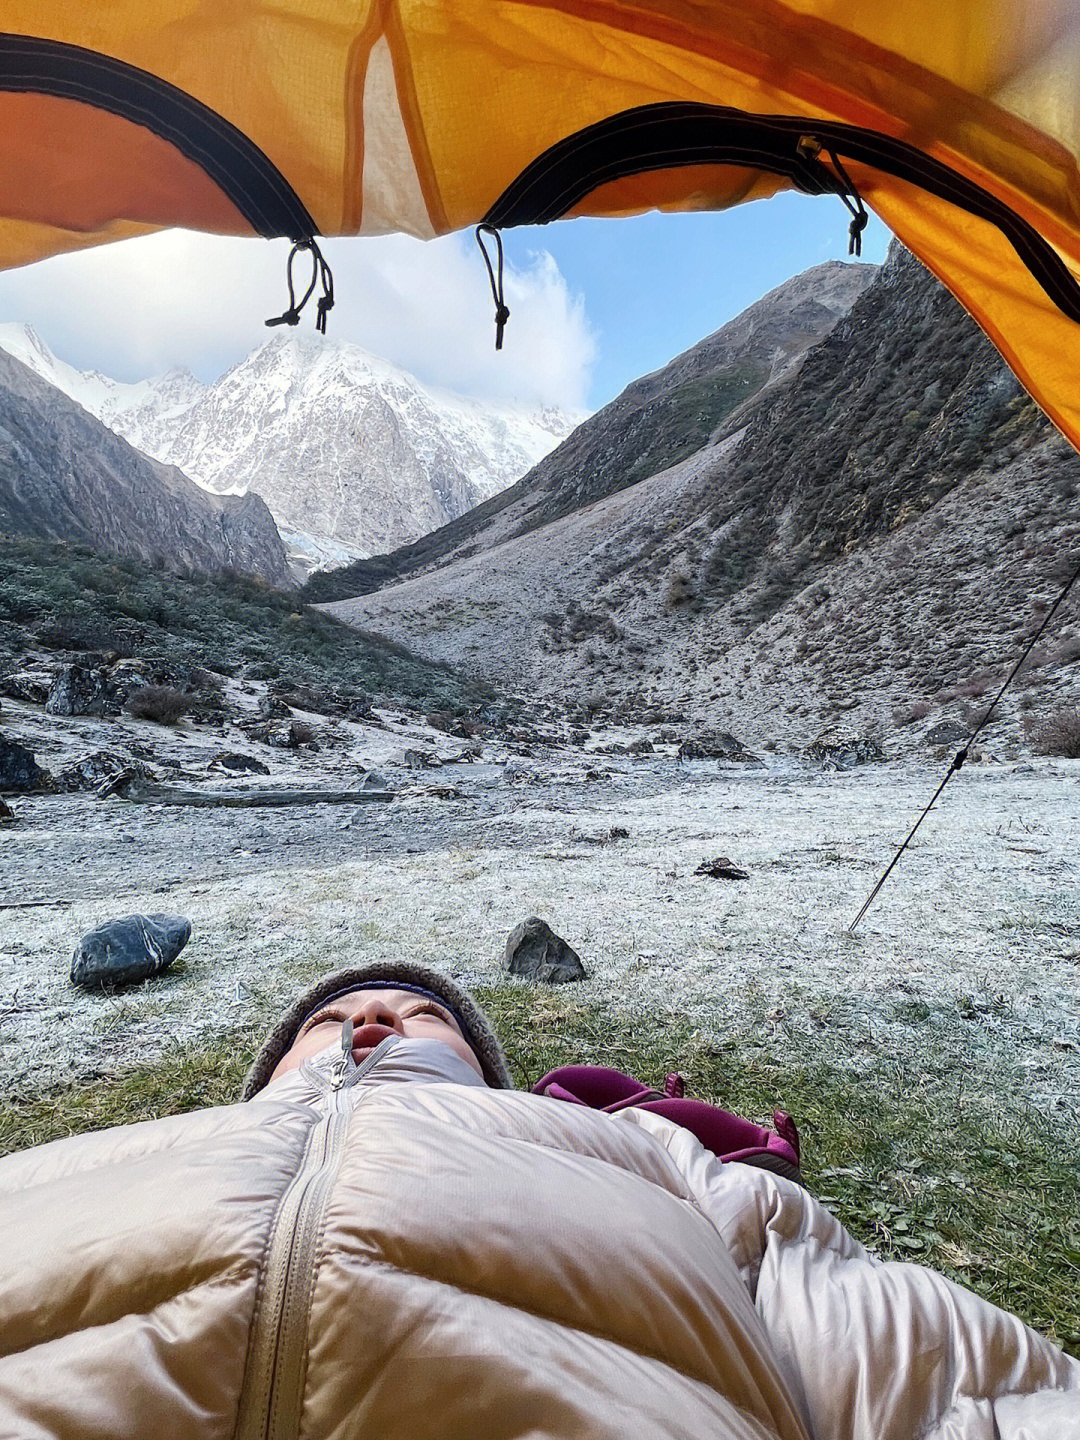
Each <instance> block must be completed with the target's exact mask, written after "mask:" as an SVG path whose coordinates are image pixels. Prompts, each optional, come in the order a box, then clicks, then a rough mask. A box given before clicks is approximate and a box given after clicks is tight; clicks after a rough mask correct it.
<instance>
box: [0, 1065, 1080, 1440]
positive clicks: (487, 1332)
mask: <svg viewBox="0 0 1080 1440" xmlns="http://www.w3.org/2000/svg"><path fill="white" fill-rule="evenodd" d="M338 1063H339V1064H341V1065H342V1066H344V1065H345V1063H346V1062H345V1061H344V1060H341V1061H339V1062H338ZM350 1063H351V1062H350ZM0 1237H2V1239H0V1247H2V1262H0V1435H2V1436H3V1437H5V1440H7V1437H18V1440H45V1437H50V1440H53V1437H63V1440H99V1437H100V1440H231V1437H240V1440H255V1437H259V1440H263V1437H268V1436H272V1437H275V1440H278V1437H286V1436H288V1437H294V1436H303V1437H310V1440H331V1437H332V1440H360V1437H365V1440H511V1437H513V1440H526V1437H528V1440H548V1437H551V1440H555V1437H558V1440H570V1437H574V1440H586V1437H588V1440H593V1437H596V1440H608V1437H610V1440H615V1437H618V1440H653V1437H656V1440H659V1437H664V1440H672V1437H684V1440H768V1437H782V1440H805V1437H810V1436H813V1437H818V1440H826V1437H827V1440H839V1437H842V1436H845V1437H846V1436H860V1437H865V1440H914V1437H920V1440H928V1437H934V1440H946V1437H948V1440H974V1437H985V1440H990V1437H992V1436H993V1437H998V1436H1002V1437H1006V1440H1067V1437H1077V1436H1080V1364H1077V1362H1075V1361H1073V1360H1070V1359H1068V1358H1067V1357H1066V1356H1065V1355H1064V1354H1062V1352H1061V1351H1060V1350H1058V1349H1056V1348H1055V1347H1054V1346H1053V1345H1051V1344H1050V1343H1049V1342H1047V1341H1046V1340H1044V1339H1042V1338H1041V1337H1040V1336H1039V1335H1037V1334H1035V1333H1033V1332H1032V1331H1031V1330H1029V1329H1027V1328H1025V1327H1024V1326H1023V1325H1022V1324H1020V1322H1019V1321H1017V1320H1016V1319H1014V1318H1012V1317H1011V1316H1009V1315H1006V1314H1005V1313H1003V1312H1002V1311H1000V1310H997V1309H995V1308H994V1307H993V1306H991V1305H988V1304H986V1303H984V1302H983V1301H981V1300H978V1299H976V1297H975V1296H974V1295H971V1294H969V1293H968V1292H967V1291H965V1290H962V1289H960V1288H959V1287H957V1286H955V1285H951V1284H949V1283H948V1282H947V1281H945V1280H944V1279H942V1278H941V1277H940V1276H938V1275H936V1274H934V1273H933V1272H931V1271H928V1270H924V1269H922V1268H920V1267H918V1266H915V1265H902V1264H891V1263H890V1264H885V1263H882V1262H880V1261H878V1260H875V1259H874V1258H872V1257H871V1256H870V1255H868V1254H867V1252H866V1251H865V1250H864V1249H863V1248H862V1247H861V1246H860V1245H858V1244H857V1243H856V1242H855V1241H854V1240H853V1239H852V1238H851V1237H850V1236H849V1235H848V1234H847V1233H846V1232H845V1231H844V1230H843V1229H842V1228H841V1226H840V1225H839V1224H838V1223H837V1222H836V1220H834V1219H833V1218H832V1216H831V1215H829V1213H828V1212H827V1211H826V1210H824V1209H823V1208H822V1207H821V1206H820V1205H819V1204H817V1203H816V1202H815V1201H814V1199H813V1198H812V1197H811V1196H810V1195H808V1194H807V1193H806V1192H805V1191H803V1190H801V1189H799V1188H798V1187H797V1186H796V1185H794V1184H792V1183H791V1182H790V1181H786V1180H781V1179H778V1178H777V1177H775V1176H773V1175H770V1174H768V1173H766V1172H764V1171H762V1170H756V1169H752V1168H750V1167H749V1166H745V1165H739V1164H732V1165H726V1166H725V1165H721V1164H718V1163H717V1162H716V1161H714V1160H713V1159H712V1157H711V1156H710V1155H709V1154H708V1153H707V1152H706V1151H704V1150H703V1149H702V1147H701V1146H700V1144H699V1143H698V1141H697V1140H696V1139H694V1137H693V1136H692V1135H690V1134H689V1133H688V1132H687V1131H685V1130H682V1129H680V1128H679V1127H677V1126H675V1125H672V1124H671V1123H670V1122H668V1121H665V1120H662V1119H660V1118H658V1117H655V1116H650V1115H646V1114H642V1113H640V1112H635V1111H629V1112H627V1113H624V1114H621V1115H619V1116H615V1117H613V1116H608V1115H605V1114H600V1113H596V1112H593V1111H590V1110H586V1109H583V1108H580V1107H577V1106H574V1105H570V1104H565V1103H562V1102H560V1101H558V1100H552V1099H542V1098H539V1097H537V1096H533V1095H529V1094H521V1093H516V1092H513V1091H494V1090H489V1089H487V1088H486V1087H485V1086H483V1085H482V1084H481V1083H480V1081H479V1079H478V1077H477V1076H476V1075H475V1074H474V1073H473V1072H472V1071H471V1070H470V1069H469V1068H468V1067H467V1066H466V1065H465V1064H464V1062H462V1061H460V1060H459V1059H458V1058H457V1057H456V1056H455V1055H454V1054H453V1052H452V1051H451V1050H450V1049H449V1048H447V1047H446V1046H444V1045H441V1044H438V1043H437V1042H433V1041H426V1040H399V1039H398V1038H397V1037H391V1038H390V1039H389V1040H387V1041H384V1042H383V1044H382V1045H380V1046H379V1047H378V1049H377V1050H376V1051H375V1052H374V1053H373V1055H372V1056H371V1057H370V1059H369V1060H368V1061H366V1062H365V1063H363V1064H362V1065H360V1066H359V1067H355V1066H353V1067H352V1068H351V1069H350V1070H349V1071H348V1072H347V1073H346V1072H345V1071H344V1070H342V1071H337V1070H336V1069H335V1067H334V1065H333V1063H332V1056H331V1054H330V1053H329V1052H327V1054H326V1055H323V1056H318V1057H316V1059H315V1060H314V1061H309V1062H307V1063H306V1065H305V1067H304V1069H303V1070H302V1071H299V1072H294V1073H293V1074H291V1075H288V1076H285V1077H283V1078H282V1079H281V1080H279V1081H277V1082H275V1083H274V1084H272V1085H270V1086H269V1087H268V1088H267V1089H266V1090H264V1091H263V1092H262V1093H261V1094H260V1095H259V1096H258V1097H257V1098H256V1099H255V1100H253V1101H250V1102H249V1103H247V1104H240V1105H233V1106H225V1107H221V1108H218V1109H213V1110H203V1111H199V1112H196V1113H194V1114H189V1115H181V1116H176V1117H172V1118H169V1119H165V1120H160V1121H151V1122H149V1123H146V1124H141V1125H130V1126H125V1127H123V1128H121V1129H116V1130H107V1131H103V1132H100V1133H97V1134H90V1135H83V1136H78V1137H75V1138H73V1139H70V1140H63V1141H59V1142H57V1143H55V1144H52V1145H45V1146H42V1147H40V1148H38V1149H34V1150H28V1151H24V1152H23V1153H21V1154H17V1155H13V1156H9V1157H8V1158H7V1159H6V1160H3V1161H2V1162H0Z"/></svg>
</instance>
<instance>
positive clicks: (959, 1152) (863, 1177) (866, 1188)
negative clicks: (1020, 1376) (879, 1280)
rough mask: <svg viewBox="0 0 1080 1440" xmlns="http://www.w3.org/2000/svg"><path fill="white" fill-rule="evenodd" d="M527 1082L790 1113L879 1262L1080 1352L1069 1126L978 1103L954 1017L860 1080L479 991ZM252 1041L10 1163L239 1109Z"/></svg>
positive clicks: (208, 1049)
mask: <svg viewBox="0 0 1080 1440" xmlns="http://www.w3.org/2000/svg"><path fill="white" fill-rule="evenodd" d="M478 996H479V998H480V1000H481V1002H482V1003H483V1004H484V1006H485V1007H486V1008H487V1010H488V1012H489V1014H490V1015H491V1016H492V1018H493V1020H494V1022H495V1024H496V1028H497V1029H498V1031H499V1033H500V1035H501V1036H502V1038H503V1040H504V1043H505V1044H506V1047H507V1051H508V1054H509V1057H510V1060H511V1064H512V1067H513V1070H514V1075H515V1079H516V1081H517V1083H518V1085H519V1086H529V1085H531V1084H533V1083H534V1082H535V1081H536V1080H537V1079H538V1078H539V1077H540V1075H542V1074H543V1073H544V1072H545V1071H547V1070H549V1069H553V1068H555V1067H556V1066H558V1065H560V1064H565V1063H567V1062H568V1061H577V1062H581V1063H593V1064H605V1065H612V1066H615V1067H617V1068H620V1069H624V1070H627V1071H630V1072H632V1073H635V1074H637V1075H639V1076H641V1077H642V1078H643V1079H645V1080H647V1081H649V1082H651V1083H653V1084H658V1083H662V1081H663V1077H664V1075H665V1074H666V1073H667V1072H668V1071H669V1070H672V1069H676V1068H677V1069H678V1070H679V1071H680V1072H681V1073H682V1074H683V1076H684V1078H685V1079H686V1081H687V1093H688V1094H694V1095H697V1096H700V1097H702V1098H706V1099H709V1100H712V1101H714V1102H715V1103H718V1104H721V1105H723V1106H725V1107H726V1108H728V1109H730V1110H733V1111H735V1112H737V1113H739V1114H742V1115H746V1116H750V1117H752V1118H755V1119H758V1120H761V1121H764V1122H766V1123H768V1118H769V1115H770V1114H771V1111H772V1110H773V1108H774V1107H777V1106H780V1107H783V1108H785V1109H787V1110H789V1111H790V1112H791V1113H792V1114H794V1116H795V1117H796V1119H797V1121H798V1123H799V1126H800V1129H801V1134H802V1142H803V1169H804V1174H805V1178H806V1180H807V1182H808V1184H809V1185H810V1187H811V1189H812V1190H813V1191H814V1192H815V1193H816V1194H817V1195H818V1196H819V1198H821V1199H822V1200H823V1201H824V1202H825V1203H826V1204H828V1205H829V1207H830V1208H831V1209H832V1210H833V1211H834V1212H835V1213H836V1214H837V1215H838V1216H839V1217H840V1218H841V1220H843V1222H844V1223H845V1224H846V1225H847V1226H848V1228H849V1229H850V1230H851V1231H852V1232H853V1233H854V1234H855V1235H856V1236H858V1238H859V1239H861V1240H862V1241H864V1243H866V1244H868V1245H870V1246H871V1247H872V1248H873V1249H874V1250H876V1251H877V1252H878V1253H879V1254H881V1255H883V1256H885V1257H888V1258H895V1259H902V1260H913V1261H916V1262H918V1263H920V1264H927V1265H931V1266H933V1267H934V1268H936V1269H939V1270H942V1271H944V1272H945V1273H946V1274H947V1275H949V1276H950V1277H951V1278H953V1279H954V1280H957V1281H959V1282H960V1283H961V1284H963V1285H966V1286H968V1287H969V1288H970V1289H972V1290H975V1291H976V1292H977V1293H979V1294H981V1295H983V1296H985V1297H986V1298H987V1299H989V1300H991V1301H993V1302H994V1303H995V1304H998V1305H1001V1306H1003V1307H1005V1308H1007V1309H1009V1310H1012V1311H1014V1312H1015V1313H1016V1314H1018V1315H1020V1316H1021V1317H1022V1318H1023V1319H1025V1320H1026V1321H1028V1322H1029V1323H1030V1324H1032V1325H1034V1326H1036V1328H1038V1329H1040V1330H1042V1331H1043V1332H1044V1333H1046V1334H1048V1335H1050V1336H1051V1337H1052V1338H1053V1339H1055V1340H1057V1341H1058V1342H1059V1343H1060V1344H1062V1345H1064V1346H1065V1347H1066V1348H1067V1349H1069V1350H1070V1351H1071V1352H1072V1353H1074V1354H1077V1353H1080V1179H1078V1175H1077V1168H1076V1164H1075V1158H1074V1155H1073V1151H1072V1147H1071V1145H1070V1144H1068V1143H1066V1140H1065V1138H1064V1136H1063V1134H1062V1131H1061V1129H1060V1127H1055V1126H1054V1125H1053V1124H1051V1123H1050V1122H1048V1121H1047V1120H1045V1119H1043V1118H1041V1117H1040V1116H1038V1115H1037V1114H1035V1113H1033V1112H1032V1111H1031V1110H1030V1109H1029V1108H1027V1107H1024V1106H1022V1105H1019V1104H1017V1103H1016V1102H1015V1101H1013V1100H1011V1099H1010V1098H1009V1096H1008V1092H1001V1093H999V1094H997V1095H996V1096H993V1097H992V1098H990V1099H989V1100H987V1098H986V1097H984V1099H983V1101H982V1102H981V1103H975V1104H970V1103H968V1102H967V1101H966V1099H965V1077H966V1075H967V1072H968V1071H969V1069H970V1060H969V1058H968V1056H967V1055H966V1054H965V1053H964V1050H963V1043H962V1042H963V1038H964V1037H963V1032H962V1029H961V1027H960V1026H959V1024H958V1023H957V1018H956V1017H950V1016H947V1015H944V1016H943V1015H938V1016H934V1015H932V1014H930V1013H923V1010H921V1009H919V1008H917V1007H912V1008H911V1009H910V1011H909V1012H908V1013H907V1015H906V1017H905V1023H907V1025H908V1027H909V1044H908V1046H907V1047H906V1049H905V1052H904V1054H903V1055H902V1056H901V1057H896V1056H889V1055H884V1054H882V1055H879V1056H878V1057H877V1059H876V1061H875V1063H874V1065H873V1066H872V1067H871V1069H870V1070H869V1071H867V1072H866V1073H864V1074H862V1075H861V1076H855V1075H853V1074H852V1073H851V1072H850V1071H848V1070H846V1069H844V1068H841V1067H839V1066H837V1065H835V1064H833V1063H830V1062H829V1061H828V1060H827V1059H825V1058H823V1057H822V1056H821V1055H820V1054H815V1053H814V1052H813V1051H812V1050H810V1049H804V1048H803V1047H801V1046H800V1045H798V1044H792V1043H791V1037H790V1035H785V1034H777V1033H770V1032H768V1031H766V1030H763V1029H761V1028H760V1027H759V1026H758V1025H757V1024H756V1017H755V1016H753V1015H748V1016H747V1017H746V1018H745V1019H744V1021H743V1023H742V1024H741V1025H739V1026H738V1027H734V1028H733V1029H732V1030H731V1031H730V1032H729V1033H728V1035H727V1036H726V1037H725V1038H723V1039H722V1040H717V1039H716V1038H711V1037H709V1036H708V1034H707V1033H706V1032H705V1031H704V1030H703V1028H702V1027H701V1026H699V1025H696V1024H695V1023H694V1022H692V1021H691V1020H689V1019H686V1018H684V1017H679V1016H672V1015H671V1014H665V1013H658V1012H657V1011H648V1010H642V1012H641V1013H639V1014H637V1015H634V1016H631V1017H628V1016H627V1015H626V1013H625V1011H624V1010H623V1009H622V1008H621V1007H620V1006H618V1005H616V1004H613V1003H603V1002H596V1001H582V1000H580V999H578V998H577V996H576V995H575V994H574V993H572V992H567V991H561V992H551V991H549V990H545V989H541V988H538V987H534V986H530V985H526V984H524V983H512V982H511V983H507V982H502V983H499V984H495V985H486V986H483V987H480V988H479V990H478ZM253 1045H254V1037H253V1035H252V1034H251V1033H250V1032H247V1033H242V1032H241V1033H230V1034H226V1035H218V1036H216V1037H214V1038H210V1039H208V1038H203V1039H200V1040H194V1041H189V1042H187V1043H178V1044H175V1045H172V1046H169V1047H167V1048H166V1049H165V1051H164V1053H163V1054H162V1055H161V1057H160V1058H159V1059H157V1060H155V1061H153V1062H151V1063H148V1064H143V1065H140V1066H136V1067H135V1068H133V1069H131V1070H128V1071H125V1072H122V1073H121V1074H118V1075H113V1076H108V1077H102V1078H100V1079H98V1080H96V1081H95V1082H94V1083H93V1084H85V1083H80V1084H70V1085H67V1086H64V1087H61V1088H59V1089H56V1090H54V1091H53V1092H52V1093H51V1094H50V1095H48V1096H47V1097H37V1098H24V1099H22V1100H16V1101H13V1102H9V1103H8V1104H7V1106H6V1107H5V1109H4V1110H3V1111H0V1152H6V1151H8V1150H13V1149H17V1148H21V1147H23V1146H26V1145H33V1144H40V1143H43V1142H45V1141H48V1140H53V1139H56V1138H59V1137H61V1136H64V1135H68V1134H72V1133H75V1132H78V1131H82V1130H88V1129H97V1128H101V1127H103V1126H108V1125H118V1124H125V1123H128V1122H130V1121H135V1120H144V1119H151V1118H154V1117H156V1116H160V1115H167V1114H176V1113H179V1112H180V1111H184V1110H189V1109H194V1108H198V1107H200V1106H206V1105H216V1104H225V1103H230V1102H231V1101H232V1100H233V1099H234V1098H235V1095H236V1092H237V1089H238V1087H239V1084H240V1079H241V1077H242V1075H243V1073H244V1070H245V1068H246V1065H247V1063H248V1060H249V1058H250V1054H251V1051H252V1049H253Z"/></svg>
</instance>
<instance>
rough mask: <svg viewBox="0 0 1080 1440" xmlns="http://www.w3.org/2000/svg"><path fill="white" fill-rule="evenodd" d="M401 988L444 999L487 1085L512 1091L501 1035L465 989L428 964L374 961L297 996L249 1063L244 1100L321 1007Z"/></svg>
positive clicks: (242, 1093) (255, 1091)
mask: <svg viewBox="0 0 1080 1440" xmlns="http://www.w3.org/2000/svg"><path fill="white" fill-rule="evenodd" d="M398 984H400V986H401V988H403V989H406V990H411V989H417V990H423V991H426V992H427V993H428V994H430V995H433V996H434V997H435V999H436V1000H440V1001H442V1003H443V1004H444V1005H445V1006H446V1007H447V1009H448V1010H450V1011H451V1013H452V1014H453V1016H454V1019H455V1020H456V1021H457V1022H458V1025H459V1027H460V1029H461V1033H462V1034H463V1035H464V1036H465V1039H466V1040H467V1041H468V1043H469V1046H470V1048H471V1049H472V1051H473V1053H474V1054H475V1056H476V1058H477V1059H478V1060H479V1061H480V1066H481V1069H482V1070H483V1072H484V1079H485V1080H486V1081H487V1083H488V1084H489V1085H490V1086H491V1087H492V1088H493V1089H496V1090H512V1089H513V1088H514V1082H513V1080H512V1079H511V1077H510V1067H509V1066H508V1065H507V1063H506V1056H505V1054H504V1053H503V1048H502V1046H501V1045H500V1044H499V1039H498V1036H497V1035H496V1034H495V1031H494V1030H493V1029H492V1028H491V1022H490V1021H489V1020H488V1018H487V1016H486V1015H485V1014H484V1012H483V1011H482V1010H481V1009H480V1007H479V1005H477V1003H476V1001H475V1000H474V999H473V998H472V996H471V995H469V994H468V993H467V991H465V990H462V988H461V987H460V986H459V985H457V984H456V983H455V982H454V981H453V980H451V979H450V977H449V976H448V975H444V974H443V973H442V972H441V971H439V970H433V969H432V968H431V966H429V965H420V964H417V963H415V962H413V961H408V960H376V961H373V962H372V963H371V964H369V965H358V966H356V967H355V968H353V969H349V970H336V971H334V973H333V974H332V975H327V976H325V977H324V978H323V979H322V980H317V981H316V982H315V984H314V985H312V986H310V987H309V988H308V989H307V990H305V991H303V992H302V993H301V994H300V995H298V996H297V997H296V999H295V1000H294V1001H293V1003H292V1004H291V1005H290V1006H289V1008H288V1009H287V1010H286V1011H285V1013H284V1014H283V1015H282V1017H281V1019H280V1020H279V1021H278V1022H277V1024H276V1025H275V1026H274V1028H273V1030H271V1031H270V1034H269V1035H268V1036H267V1037H266V1039H265V1040H264V1041H263V1043H262V1045H261V1047H260V1048H259V1052H258V1054H257V1055H256V1056H255V1059H254V1060H253V1061H252V1063H251V1069H250V1070H249V1071H248V1073H247V1075H246V1076H245V1077H244V1086H243V1089H242V1090H241V1091H240V1099H241V1100H250V1099H251V1097H252V1096H253V1095H257V1094H258V1092H259V1091H260V1090H261V1089H262V1088H263V1086H264V1085H265V1084H266V1083H267V1081H268V1080H269V1079H270V1076H271V1075H272V1074H273V1073H274V1071H275V1069H276V1068H277V1065H278V1061H279V1060H281V1058H282V1056H283V1055H284V1054H285V1053H286V1051H288V1050H289V1049H290V1048H291V1046H292V1044H293V1041H294V1040H295V1039H296V1036H297V1032H298V1031H299V1029H300V1027H301V1026H302V1025H303V1023H304V1021H305V1020H306V1019H307V1018H308V1016H309V1015H313V1014H314V1013H315V1011H316V1010H317V1009H318V1008H319V1007H320V1006H321V1005H324V1004H325V1003H326V1002H327V1001H328V1000H332V999H335V998H336V997H337V996H339V995H348V994H351V993H352V991H354V990H367V989H372V988H378V989H390V988H394V987H395V986H396V985H398Z"/></svg>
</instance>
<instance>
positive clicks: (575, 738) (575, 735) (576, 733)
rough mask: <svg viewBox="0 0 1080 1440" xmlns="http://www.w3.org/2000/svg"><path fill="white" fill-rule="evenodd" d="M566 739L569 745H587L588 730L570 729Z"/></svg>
mask: <svg viewBox="0 0 1080 1440" xmlns="http://www.w3.org/2000/svg"><path fill="white" fill-rule="evenodd" d="M568 739H569V741H570V744H571V745H587V744H588V743H589V732H588V730H571V731H570V734H569V736H568Z"/></svg>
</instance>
